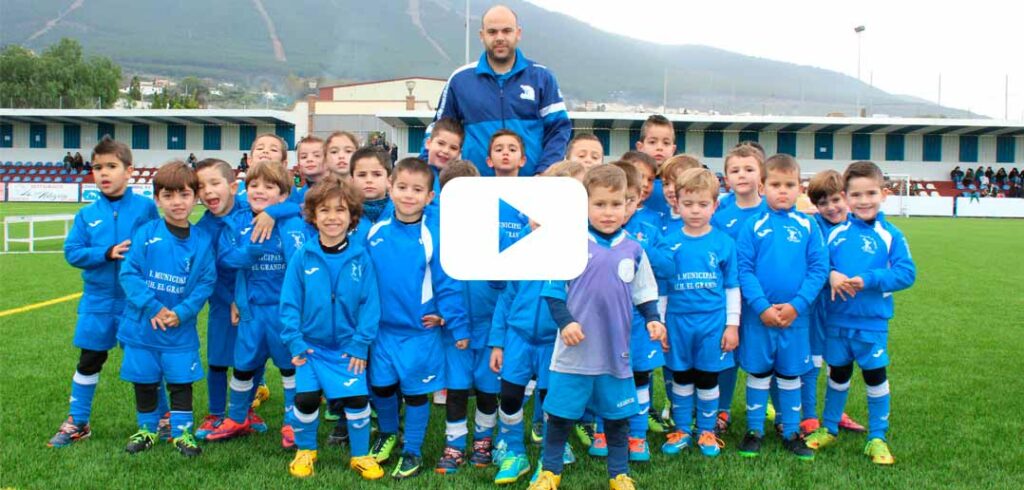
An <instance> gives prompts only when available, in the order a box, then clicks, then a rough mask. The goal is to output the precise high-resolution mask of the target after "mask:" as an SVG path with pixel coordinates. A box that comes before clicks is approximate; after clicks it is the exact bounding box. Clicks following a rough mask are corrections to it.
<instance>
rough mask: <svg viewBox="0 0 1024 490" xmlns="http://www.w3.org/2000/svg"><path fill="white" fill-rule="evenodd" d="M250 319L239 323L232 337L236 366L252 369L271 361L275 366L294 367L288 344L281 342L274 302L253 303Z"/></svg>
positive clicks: (276, 308) (281, 367) (278, 319)
mask: <svg viewBox="0 0 1024 490" xmlns="http://www.w3.org/2000/svg"><path fill="white" fill-rule="evenodd" d="M250 308H251V310H252V318H251V319H250V320H248V321H246V320H243V321H242V322H241V323H239V324H238V338H236V339H235V355H234V358H235V363H234V367H235V369H237V370H239V371H255V370H257V369H259V368H261V367H263V365H264V364H266V363H267V359H271V360H273V361H274V365H275V366H277V368H278V369H294V368H295V366H293V365H292V356H291V354H290V353H289V352H288V347H287V346H285V345H284V342H281V322H280V317H279V316H278V312H277V310H278V307H277V305H252V306H251V307H250Z"/></svg>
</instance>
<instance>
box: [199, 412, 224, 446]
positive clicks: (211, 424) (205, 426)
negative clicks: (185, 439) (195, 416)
mask: <svg viewBox="0 0 1024 490" xmlns="http://www.w3.org/2000/svg"><path fill="white" fill-rule="evenodd" d="M223 421H224V417H223V416H219V415H207V416H206V417H203V421H202V423H200V424H199V428H198V429H196V439H199V440H200V441H205V440H206V436H207V434H209V433H210V432H213V429H216V428H217V426H219V425H220V424H221V422H223Z"/></svg>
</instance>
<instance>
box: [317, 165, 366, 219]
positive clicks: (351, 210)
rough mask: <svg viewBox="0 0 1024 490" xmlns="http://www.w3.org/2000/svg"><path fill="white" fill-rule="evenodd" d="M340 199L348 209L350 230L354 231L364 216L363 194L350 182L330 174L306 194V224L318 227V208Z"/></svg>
mask: <svg viewBox="0 0 1024 490" xmlns="http://www.w3.org/2000/svg"><path fill="white" fill-rule="evenodd" d="M334 198H338V199H340V200H341V202H343V203H345V207H347V208H348V215H349V218H350V219H351V221H350V222H349V224H348V229H349V230H354V229H355V227H356V225H358V224H359V218H361V217H362V216H363V193H362V192H360V191H359V189H357V188H356V186H355V185H353V184H352V183H351V182H350V181H348V180H344V179H341V178H339V177H338V176H336V175H333V174H328V175H325V176H324V178H322V179H320V181H319V182H317V183H316V185H315V186H313V187H312V188H310V189H309V191H308V192H306V199H305V209H306V216H305V219H306V222H307V223H309V224H311V225H313V226H316V208H317V206H319V205H320V204H322V203H324V202H327V201H328V200H330V199H334Z"/></svg>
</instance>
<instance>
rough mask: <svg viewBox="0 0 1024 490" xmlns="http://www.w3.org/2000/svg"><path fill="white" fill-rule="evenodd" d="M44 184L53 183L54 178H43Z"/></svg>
mask: <svg viewBox="0 0 1024 490" xmlns="http://www.w3.org/2000/svg"><path fill="white" fill-rule="evenodd" d="M43 182H53V177H50V176H49V175H47V176H46V177H43Z"/></svg>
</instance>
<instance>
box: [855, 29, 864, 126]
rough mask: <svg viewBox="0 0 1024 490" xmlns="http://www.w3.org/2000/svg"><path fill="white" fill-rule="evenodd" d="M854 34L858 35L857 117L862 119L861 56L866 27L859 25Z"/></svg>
mask: <svg viewBox="0 0 1024 490" xmlns="http://www.w3.org/2000/svg"><path fill="white" fill-rule="evenodd" d="M853 32H855V33H857V117H860V114H861V112H860V85H861V83H860V55H861V33H862V32H864V26H863V25H859V26H857V27H854V28H853Z"/></svg>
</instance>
